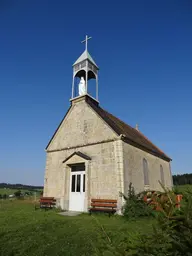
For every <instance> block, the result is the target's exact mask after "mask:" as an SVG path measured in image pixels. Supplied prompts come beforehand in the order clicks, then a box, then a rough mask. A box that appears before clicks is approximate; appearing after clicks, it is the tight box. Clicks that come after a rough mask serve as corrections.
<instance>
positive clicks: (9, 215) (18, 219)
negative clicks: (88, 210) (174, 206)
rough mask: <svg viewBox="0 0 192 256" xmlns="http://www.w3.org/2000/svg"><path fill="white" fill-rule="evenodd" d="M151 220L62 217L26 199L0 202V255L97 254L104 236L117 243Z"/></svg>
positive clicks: (147, 226) (147, 229)
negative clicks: (35, 207)
mask: <svg viewBox="0 0 192 256" xmlns="http://www.w3.org/2000/svg"><path fill="white" fill-rule="evenodd" d="M153 223H154V220H152V219H142V220H139V221H129V222H128V221H126V220H124V218H122V217H120V216H112V217H111V218H109V217H108V216H107V215H93V216H89V215H88V214H82V215H79V216H76V217H66V216H61V215H59V214H58V213H57V212H56V211H54V210H49V211H44V210H40V209H39V210H36V211H35V210H34V205H33V204H32V203H31V202H29V201H28V202H27V201H26V200H23V201H22V200H15V201H8V200H7V201H2V202H1V204H0V255H2V256H13V255H14V256H16V255H22V256H29V255H34V256H38V255H41V256H42V255H44V256H45V255H51V256H56V255H62V256H63V255H94V253H96V252H97V254H96V255H101V253H102V252H103V251H105V250H106V245H107V244H108V243H109V239H108V237H109V238H110V239H111V242H112V244H113V245H117V244H119V241H120V240H121V239H122V238H123V237H127V236H129V235H130V234H131V233H132V232H135V231H140V232H147V233H148V232H150V230H152V224H153ZM103 229H104V230H105V232H106V234H105V232H103Z"/></svg>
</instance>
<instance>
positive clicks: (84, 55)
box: [73, 50, 99, 68]
mask: <svg viewBox="0 0 192 256" xmlns="http://www.w3.org/2000/svg"><path fill="white" fill-rule="evenodd" d="M84 60H89V61H90V62H91V63H92V64H93V65H95V66H96V67H97V68H99V67H98V66H97V64H96V63H95V61H94V60H93V58H92V57H91V55H90V53H89V52H88V51H87V50H85V51H84V52H83V53H82V54H81V56H80V57H79V58H78V59H77V60H76V61H75V63H74V64H73V66H75V65H76V64H78V63H80V62H82V61H84Z"/></svg>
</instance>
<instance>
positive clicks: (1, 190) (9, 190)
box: [0, 188, 41, 195]
mask: <svg viewBox="0 0 192 256" xmlns="http://www.w3.org/2000/svg"><path fill="white" fill-rule="evenodd" d="M18 190H21V192H22V193H23V192H32V193H33V194H34V191H33V190H27V189H12V188H0V194H1V195H4V194H6V195H13V194H14V193H15V192H16V191H18ZM36 193H37V194H38V195H39V194H40V193H41V190H39V191H38V192H36Z"/></svg>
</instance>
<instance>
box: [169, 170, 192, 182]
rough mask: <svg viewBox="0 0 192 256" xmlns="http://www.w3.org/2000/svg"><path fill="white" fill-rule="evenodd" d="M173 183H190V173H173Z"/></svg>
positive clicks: (191, 174)
mask: <svg viewBox="0 0 192 256" xmlns="http://www.w3.org/2000/svg"><path fill="white" fill-rule="evenodd" d="M173 184H174V185H186V184H192V173H186V174H178V175H173Z"/></svg>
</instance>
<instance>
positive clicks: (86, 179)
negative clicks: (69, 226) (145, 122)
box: [44, 37, 172, 213]
mask: <svg viewBox="0 0 192 256" xmlns="http://www.w3.org/2000/svg"><path fill="white" fill-rule="evenodd" d="M88 39H89V38H88V37H86V40H85V43H86V49H85V51H84V52H83V54H82V55H81V56H80V57H79V58H78V60H77V61H76V62H75V63H74V65H73V82H72V97H71V100H70V107H69V109H68V111H67V113H66V115H65V116H64V118H63V120H62V121H61V123H60V124H59V126H58V128H57V130H56V131H55V133H54V135H53V136H52V138H51V140H50V141H49V143H48V145H47V147H46V168H45V178H44V196H52V197H55V198H56V199H57V205H59V206H60V207H61V208H62V209H63V210H69V211H81V212H87V211H88V208H89V206H90V202H91V199H93V198H96V199H99V198H101V199H116V200H117V201H118V212H119V213H121V208H122V205H123V198H122V197H120V192H121V193H124V194H127V191H128V186H129V183H130V182H131V183H132V184H133V186H134V188H135V190H136V192H141V191H143V190H161V186H160V183H159V181H160V182H161V183H162V184H164V185H165V187H167V188H172V174H171V165H170V162H171V158H170V157H169V156H167V155H166V154H165V153H164V152H163V151H161V150H160V149H159V148H158V147H157V146H155V145H154V144H153V143H152V142H151V141H150V140H149V139H148V138H146V137H145V136H144V135H143V134H142V133H141V132H140V131H139V130H138V128H137V127H136V128H133V127H131V126H129V125H128V124H126V123H125V122H123V121H122V120H120V119H119V118H117V117H115V116H114V115H112V114H111V113H109V112H108V111H106V110H104V109H103V108H102V107H101V106H100V104H99V101H98V70H99V68H98V66H97V65H96V63H95V61H94V60H93V58H92V57H91V55H90V54H89V52H88V50H87V41H88ZM91 79H94V80H95V82H96V83H95V85H96V94H95V97H93V96H91V95H89V93H88V83H89V80H91ZM76 80H77V81H80V82H79V84H78V90H77V81H76ZM77 91H78V95H77V93H76V92H77Z"/></svg>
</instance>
